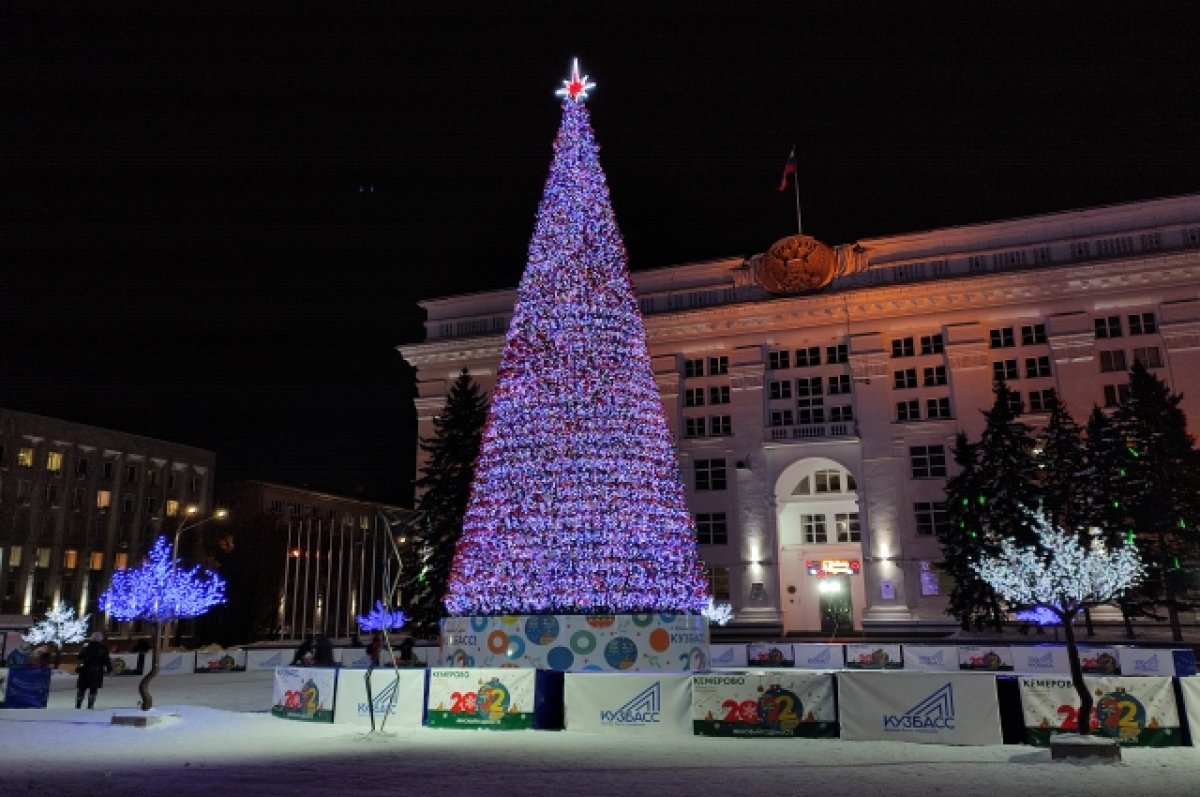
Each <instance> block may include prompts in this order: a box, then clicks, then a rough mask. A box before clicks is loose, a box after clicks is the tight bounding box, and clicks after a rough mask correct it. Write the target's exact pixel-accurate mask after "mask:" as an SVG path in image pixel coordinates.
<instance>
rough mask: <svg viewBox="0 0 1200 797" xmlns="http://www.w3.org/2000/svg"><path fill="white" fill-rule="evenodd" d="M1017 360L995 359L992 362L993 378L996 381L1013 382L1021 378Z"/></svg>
mask: <svg viewBox="0 0 1200 797" xmlns="http://www.w3.org/2000/svg"><path fill="white" fill-rule="evenodd" d="M1019 378H1020V376H1019V375H1018V374H1017V361H1016V360H995V361H994V362H992V380H993V381H995V382H1011V381H1013V380H1014V379H1019Z"/></svg>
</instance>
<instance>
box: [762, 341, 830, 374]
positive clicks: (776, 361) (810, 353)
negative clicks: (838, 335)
mask: <svg viewBox="0 0 1200 797" xmlns="http://www.w3.org/2000/svg"><path fill="white" fill-rule="evenodd" d="M821 351H822V347H821V346H806V347H804V348H802V349H794V350H793V349H780V350H777V351H769V352H767V368H768V369H770V370H772V371H782V370H784V369H787V368H811V367H813V366H814V365H820V364H821ZM793 352H794V354H795V359H794V360H793V358H792V355H793ZM824 352H825V365H838V364H843V363H848V362H850V347H849V346H848V345H846V344H845V343H839V344H837V345H836V346H825V347H824Z"/></svg>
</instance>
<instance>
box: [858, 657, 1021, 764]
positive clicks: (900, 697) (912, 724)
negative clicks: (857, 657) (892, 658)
mask: <svg viewBox="0 0 1200 797" xmlns="http://www.w3.org/2000/svg"><path fill="white" fill-rule="evenodd" d="M837 690H838V719H839V720H840V722H841V733H842V738H843V739H851V740H855V741H894V742H919V743H922V744H962V745H988V744H1001V742H1002V741H1003V738H1002V735H1001V733H1000V704H999V700H998V699H997V697H996V678H995V676H994V675H992V674H990V673H979V674H974V673H962V672H959V673H923V672H903V671H893V672H871V671H866V670H864V671H858V672H843V673H839V674H838V676H837Z"/></svg>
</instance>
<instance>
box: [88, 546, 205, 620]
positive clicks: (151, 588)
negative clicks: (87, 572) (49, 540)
mask: <svg viewBox="0 0 1200 797" xmlns="http://www.w3.org/2000/svg"><path fill="white" fill-rule="evenodd" d="M224 602H225V581H224V580H223V579H222V578H221V577H220V576H218V575H217V574H216V573H213V572H212V571H211V570H203V569H202V568H201V567H199V566H196V567H193V568H192V569H191V570H182V569H180V568H179V567H178V566H177V564H176V562H175V560H174V559H172V558H171V545H170V543H168V542H167V540H166V538H165V537H159V538H158V539H157V540H155V542H154V547H153V548H151V549H150V553H149V555H148V556H147V557H146V561H145V562H144V563H143V564H142V566H141V567H138V568H136V569H130V570H117V571H116V572H114V573H113V575H112V582H111V584H110V586H109V588H108V589H107V590H105V591H104V592H103V594H101V595H100V609H101V610H102V611H105V612H108V613H109V614H111V615H112V616H113V617H115V618H116V619H118V620H146V621H148V622H152V623H160V624H161V623H168V622H171V621H172V620H178V619H180V618H184V617H197V616H199V615H201V614H204V613H205V612H206V611H208V610H209V609H211V608H212V607H213V606H217V605H218V604H221V603H224Z"/></svg>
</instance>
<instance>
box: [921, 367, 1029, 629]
mask: <svg viewBox="0 0 1200 797" xmlns="http://www.w3.org/2000/svg"><path fill="white" fill-rule="evenodd" d="M993 393H994V394H995V400H994V402H993V403H992V408H991V409H990V410H986V411H985V412H984V413H983V416H984V418H985V420H986V421H987V423H986V425H985V427H984V430H983V434H982V435H981V437H980V440H979V442H978V443H974V444H972V443H970V442H969V441H968V440H967V438H966V436H965V435H963V434H961V433H960V434H959V437H958V440H957V443H956V445H955V451H954V457H955V462H956V463H957V464H958V467H959V473H958V474H957V475H956V476H954V477H953V478H951V479H950V480H949V481H947V483H946V498H947V510H948V512H949V514H950V520H951V523H950V526H951V528H950V529H948V530H947V531H945V532H944V533H943V534H942V535H940V536H941V540H942V563H941V566H942V568H943V570H945V571H946V572H947V573H948V574H950V575H951V576H953V577H954V579H955V584H954V589H953V590H952V591H951V593H950V605H949V606H948V607H947V609H946V611H947V613H948V614H950V615H952V616H954V617H956V618H958V620H959V622H960V623H961V624H962V627H963V629H964V630H966V629H968V628H970V627H975V628H977V629H979V628H984V627H992V628H995V629H997V630H999V629H1000V627H1001V625H1002V623H1003V620H1004V611H1003V608H1002V606H1001V604H1000V601H999V599H998V598H997V596H996V593H995V592H994V591H993V590H992V588H991V587H989V586H988V585H987V584H986V583H985V582H984V581H983V580H982V579H981V578H980V577H979V575H978V574H977V573H976V572H975V571H974V569H973V567H972V563H973V562H977V561H978V560H979V558H980V557H982V556H990V555H994V554H995V553H996V552H997V551H998V550H999V545H1000V541H1001V540H1004V539H1008V540H1014V541H1015V542H1017V543H1018V544H1021V545H1027V544H1031V543H1035V542H1036V540H1037V535H1036V530H1035V528H1034V526H1033V522H1032V520H1031V518H1032V517H1033V516H1034V513H1035V512H1037V511H1038V509H1039V508H1040V504H1041V499H1040V494H1039V491H1038V468H1037V462H1036V459H1035V455H1034V448H1035V440H1034V437H1033V432H1032V430H1031V429H1030V427H1029V426H1028V425H1027V424H1024V423H1022V422H1021V421H1020V420H1018V412H1019V404H1018V396H1017V394H1016V393H1014V392H1013V391H1012V390H1011V389H1009V387H1008V385H1006V384H1005V383H1004V382H1003V381H1000V382H997V383H996V385H995V387H994V389H993Z"/></svg>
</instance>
